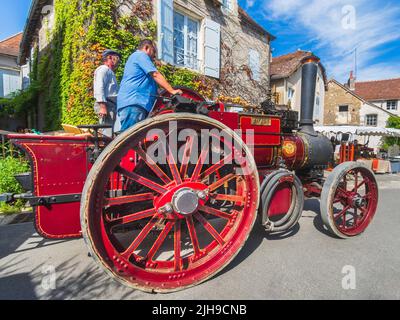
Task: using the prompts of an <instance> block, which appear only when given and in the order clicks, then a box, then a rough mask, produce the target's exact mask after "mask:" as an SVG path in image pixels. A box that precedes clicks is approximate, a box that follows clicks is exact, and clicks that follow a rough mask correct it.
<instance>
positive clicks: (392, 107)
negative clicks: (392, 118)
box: [386, 100, 397, 110]
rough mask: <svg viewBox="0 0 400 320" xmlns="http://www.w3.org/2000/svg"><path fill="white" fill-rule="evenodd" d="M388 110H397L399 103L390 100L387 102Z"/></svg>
mask: <svg viewBox="0 0 400 320" xmlns="http://www.w3.org/2000/svg"><path fill="white" fill-rule="evenodd" d="M386 109H387V110H397V101H396V100H389V101H387V102H386Z"/></svg>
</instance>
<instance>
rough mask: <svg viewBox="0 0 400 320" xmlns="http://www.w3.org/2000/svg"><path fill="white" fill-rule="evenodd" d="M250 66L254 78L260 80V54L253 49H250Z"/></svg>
mask: <svg viewBox="0 0 400 320" xmlns="http://www.w3.org/2000/svg"><path fill="white" fill-rule="evenodd" d="M249 67H250V70H251V72H252V73H253V80H256V81H260V54H259V53H258V52H257V51H256V50H253V49H250V51H249Z"/></svg>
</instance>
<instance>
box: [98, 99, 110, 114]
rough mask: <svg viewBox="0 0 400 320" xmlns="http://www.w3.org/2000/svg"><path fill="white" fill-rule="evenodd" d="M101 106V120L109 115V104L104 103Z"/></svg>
mask: <svg viewBox="0 0 400 320" xmlns="http://www.w3.org/2000/svg"><path fill="white" fill-rule="evenodd" d="M99 105H100V110H99V117H101V118H105V117H107V113H108V112H107V104H106V103H104V102H100V103H99Z"/></svg>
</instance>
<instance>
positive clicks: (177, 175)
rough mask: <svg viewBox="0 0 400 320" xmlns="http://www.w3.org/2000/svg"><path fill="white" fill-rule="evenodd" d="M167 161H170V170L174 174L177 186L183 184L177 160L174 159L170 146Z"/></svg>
mask: <svg viewBox="0 0 400 320" xmlns="http://www.w3.org/2000/svg"><path fill="white" fill-rule="evenodd" d="M167 161H168V165H169V168H170V170H171V173H172V177H173V178H174V180H175V182H176V184H177V185H180V184H182V178H181V174H180V172H179V170H178V166H177V163H176V160H175V158H174V154H173V152H172V150H171V146H168V156H167Z"/></svg>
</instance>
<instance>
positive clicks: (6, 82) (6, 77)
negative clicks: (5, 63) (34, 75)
mask: <svg viewBox="0 0 400 320" xmlns="http://www.w3.org/2000/svg"><path fill="white" fill-rule="evenodd" d="M20 89H21V80H20V76H19V74H18V73H17V72H15V73H14V72H13V73H12V74H9V73H4V74H3V94H4V97H8V96H10V95H11V94H12V93H14V92H16V91H17V90H20Z"/></svg>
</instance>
